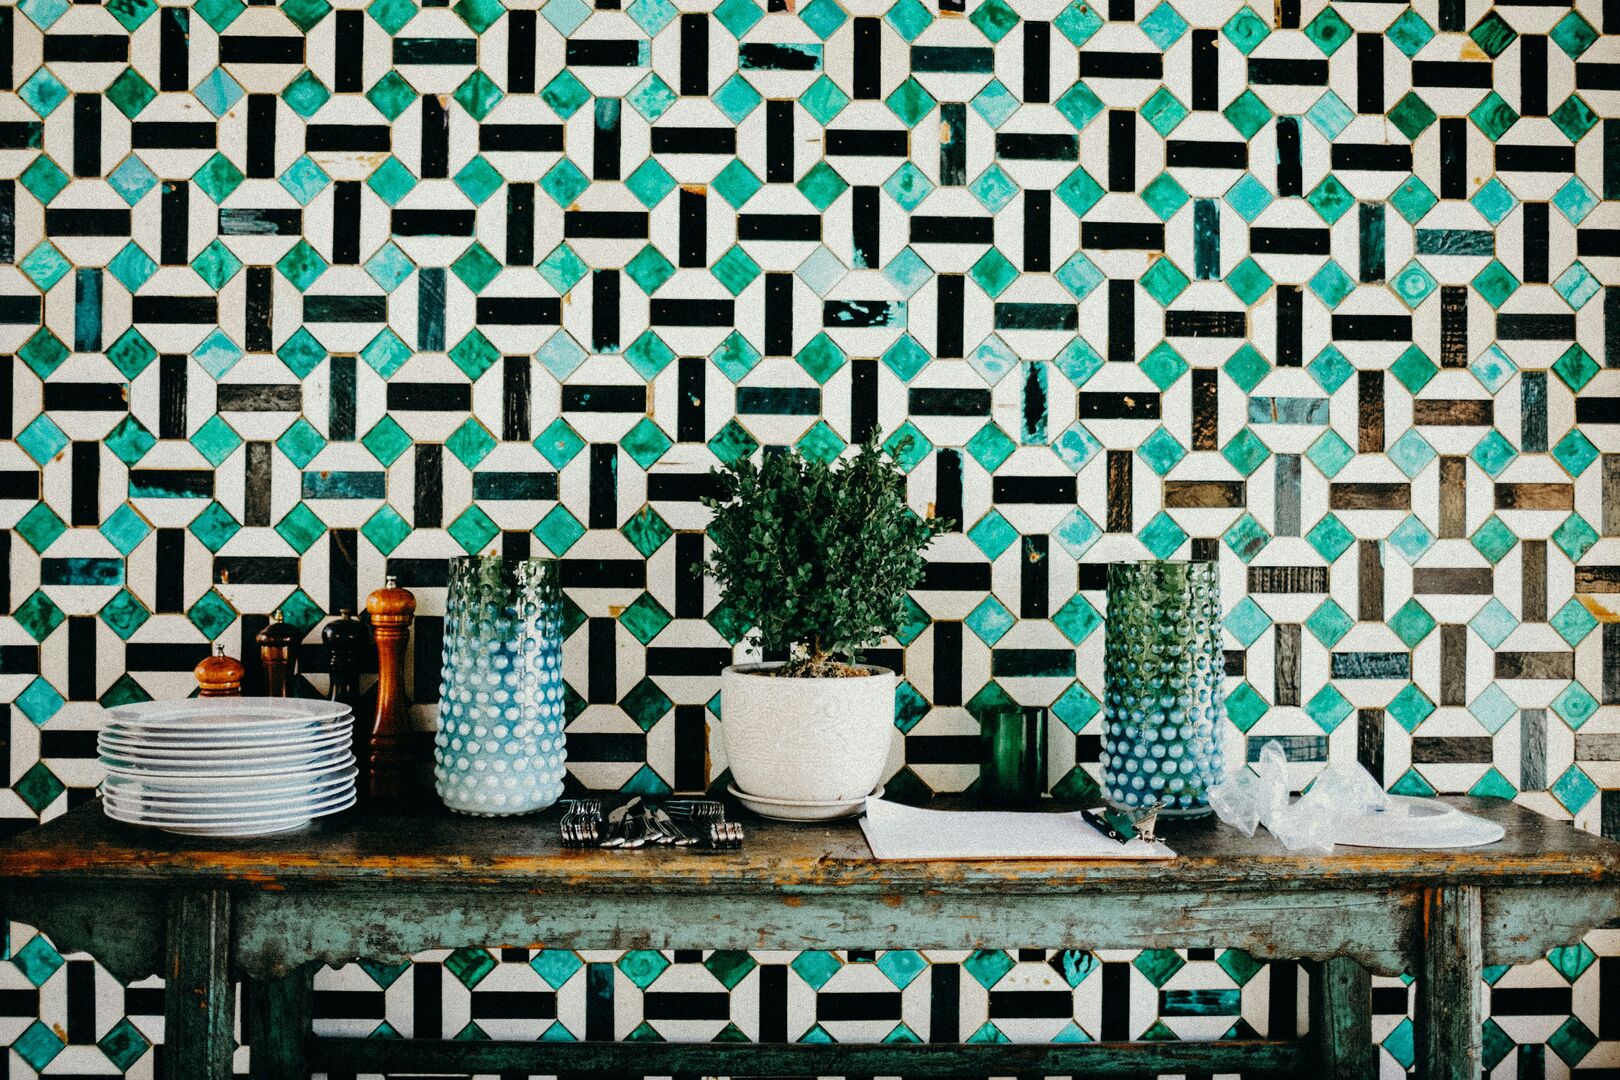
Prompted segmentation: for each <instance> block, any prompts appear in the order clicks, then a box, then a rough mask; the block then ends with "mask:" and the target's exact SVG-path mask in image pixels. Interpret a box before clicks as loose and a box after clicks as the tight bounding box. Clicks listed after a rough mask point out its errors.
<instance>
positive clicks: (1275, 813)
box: [1209, 739, 1405, 853]
mask: <svg viewBox="0 0 1620 1080" xmlns="http://www.w3.org/2000/svg"><path fill="white" fill-rule="evenodd" d="M1227 760H1229V761H1233V762H1235V763H1236V765H1235V767H1234V769H1233V770H1232V772H1231V774H1230V775H1229V776H1228V777H1227V778H1226V780H1224V781H1223V782H1222V783H1220V784H1218V785H1216V786H1215V787H1213V788H1211V789H1210V791H1209V804H1210V806H1211V807H1212V808H1213V809H1214V811H1215V814H1216V816H1217V817H1219V818H1220V819H1221V820H1222V821H1224V822H1226V823H1227V824H1228V825H1231V826H1232V827H1233V828H1235V829H1237V830H1239V831H1240V832H1242V833H1243V835H1245V836H1253V835H1254V831H1255V829H1256V828H1257V827H1258V826H1260V825H1264V826H1265V827H1266V828H1267V829H1268V830H1269V831H1270V832H1271V834H1272V835H1273V836H1275V837H1276V838H1277V839H1278V840H1279V841H1280V842H1281V843H1282V845H1283V847H1285V848H1287V849H1288V850H1289V851H1311V852H1322V853H1326V852H1330V851H1332V850H1333V842H1334V837H1335V836H1337V835H1338V833H1339V831H1340V828H1341V826H1343V825H1344V824H1345V823H1346V821H1347V820H1348V819H1350V818H1358V817H1362V816H1364V815H1366V814H1370V813H1374V812H1381V813H1386V814H1396V815H1403V814H1404V812H1405V808H1404V807H1403V806H1402V805H1401V804H1400V803H1398V802H1395V801H1393V800H1391V799H1390V797H1389V795H1388V794H1387V793H1385V791H1384V789H1383V788H1382V787H1381V786H1380V785H1379V783H1378V781H1376V780H1374V779H1373V777H1372V774H1371V773H1369V772H1368V771H1367V770H1366V769H1364V768H1362V767H1361V765H1360V764H1353V765H1330V766H1329V767H1328V768H1326V769H1324V770H1322V772H1321V773H1320V774H1318V775H1317V777H1316V780H1315V782H1314V783H1312V784H1311V786H1310V789H1309V790H1308V791H1306V792H1305V794H1303V795H1301V796H1300V797H1299V798H1298V799H1295V800H1292V801H1290V800H1289V798H1288V758H1287V755H1286V754H1285V753H1284V752H1283V748H1282V744H1281V743H1280V742H1278V741H1277V740H1275V739H1272V740H1271V741H1270V742H1267V743H1266V744H1265V745H1264V746H1263V747H1261V748H1260V760H1259V762H1257V763H1256V765H1255V768H1254V770H1253V771H1252V772H1251V771H1250V770H1249V769H1248V768H1246V767H1245V766H1244V765H1243V764H1242V761H1243V755H1241V754H1237V755H1232V756H1229V757H1228V759H1227Z"/></svg>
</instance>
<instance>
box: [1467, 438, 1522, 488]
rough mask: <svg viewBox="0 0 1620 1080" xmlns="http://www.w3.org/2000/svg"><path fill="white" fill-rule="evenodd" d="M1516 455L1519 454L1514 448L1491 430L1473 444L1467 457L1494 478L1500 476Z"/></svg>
mask: <svg viewBox="0 0 1620 1080" xmlns="http://www.w3.org/2000/svg"><path fill="white" fill-rule="evenodd" d="M1518 455H1519V452H1518V450H1516V449H1515V448H1514V446H1513V444H1512V443H1510V442H1508V441H1507V439H1506V438H1504V437H1503V436H1502V433H1501V432H1500V431H1497V430H1496V429H1495V428H1492V429H1491V430H1490V431H1488V432H1486V433H1485V437H1484V438H1482V439H1480V440H1479V442H1478V443H1476V444H1475V446H1474V449H1473V450H1472V452H1470V453H1469V455H1468V456H1469V457H1470V458H1471V459H1472V460H1473V462H1474V464H1476V465H1478V466H1479V467H1480V468H1482V469H1484V470H1485V471H1486V472H1488V473H1490V474H1491V475H1492V476H1493V477H1494V476H1500V475H1501V474H1502V470H1503V469H1505V468H1507V467H1508V465H1509V463H1511V462H1512V461H1513V459H1514V458H1515V457H1518Z"/></svg>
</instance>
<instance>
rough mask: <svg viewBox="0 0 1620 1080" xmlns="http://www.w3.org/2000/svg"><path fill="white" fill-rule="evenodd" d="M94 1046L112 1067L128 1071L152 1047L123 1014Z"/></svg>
mask: <svg viewBox="0 0 1620 1080" xmlns="http://www.w3.org/2000/svg"><path fill="white" fill-rule="evenodd" d="M96 1047H97V1048H98V1049H99V1050H100V1051H101V1052H102V1054H103V1055H104V1056H105V1057H106V1058H107V1060H108V1061H110V1062H111V1063H112V1065H113V1067H114V1068H116V1069H118V1070H119V1071H120V1072H128V1071H129V1070H130V1068H131V1067H133V1066H134V1064H135V1063H136V1062H137V1061H139V1060H140V1059H141V1057H142V1056H143V1055H145V1053H146V1052H147V1051H148V1050H150V1049H151V1048H152V1043H151V1041H150V1040H149V1039H147V1037H146V1036H145V1035H142V1034H141V1032H140V1029H139V1028H137V1027H136V1026H135V1025H134V1024H132V1023H130V1021H129V1017H127V1016H123V1017H119V1019H118V1023H116V1024H114V1025H113V1026H112V1027H111V1028H110V1029H108V1031H107V1034H105V1035H103V1036H102V1037H101V1038H100V1039H98V1040H96Z"/></svg>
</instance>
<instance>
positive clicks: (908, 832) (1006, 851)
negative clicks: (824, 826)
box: [861, 799, 1176, 859]
mask: <svg viewBox="0 0 1620 1080" xmlns="http://www.w3.org/2000/svg"><path fill="white" fill-rule="evenodd" d="M861 829H862V831H863V832H865V833H866V842H867V844H869V845H870V846H871V848H872V855H873V857H874V858H877V859H1173V858H1175V855H1176V853H1175V852H1173V851H1171V850H1170V849H1169V848H1168V847H1166V846H1165V845H1164V844H1163V843H1151V844H1150V843H1148V842H1146V841H1143V840H1132V841H1131V842H1130V843H1127V844H1121V843H1119V842H1118V841H1115V840H1110V839H1109V838H1108V837H1106V836H1104V835H1103V834H1102V833H1100V832H1098V831H1097V830H1096V829H1095V828H1094V827H1093V826H1092V825H1091V823H1090V822H1088V821H1086V819H1085V818H1083V817H1082V816H1081V815H1080V814H1079V813H1073V814H1042V813H1022V812H1019V811H1009V810H984V811H979V810H966V811H964V810H922V809H918V808H917V807H914V806H902V805H901V804H899V803H893V802H888V801H887V800H884V799H867V800H866V816H865V817H864V818H862V819H861Z"/></svg>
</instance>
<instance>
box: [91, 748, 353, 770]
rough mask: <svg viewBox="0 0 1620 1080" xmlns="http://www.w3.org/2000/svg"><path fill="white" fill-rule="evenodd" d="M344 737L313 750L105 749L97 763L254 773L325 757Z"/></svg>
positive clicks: (118, 766)
mask: <svg viewBox="0 0 1620 1080" xmlns="http://www.w3.org/2000/svg"><path fill="white" fill-rule="evenodd" d="M348 746H349V744H348V740H343V741H342V742H338V743H334V744H332V745H331V746H325V747H317V748H316V749H313V750H307V751H306V750H299V751H291V752H288V753H285V754H257V755H242V754H233V755H229V756H227V757H223V758H208V759H204V760H200V761H199V760H186V759H176V758H170V757H163V756H161V755H151V754H125V753H117V754H114V753H109V752H107V751H103V752H102V753H101V755H100V759H101V764H102V765H103V766H105V767H106V768H108V769H120V770H124V771H126V772H127V771H131V770H136V771H139V772H141V773H143V774H146V775H162V776H194V775H195V776H234V775H239V774H243V773H246V774H248V775H250V776H251V775H256V774H257V773H259V772H262V771H263V770H265V769H270V768H293V767H294V766H298V765H309V764H312V763H314V762H322V761H328V760H330V759H331V758H332V756H333V755H335V754H341V753H343V752H345V751H347V750H348Z"/></svg>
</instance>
